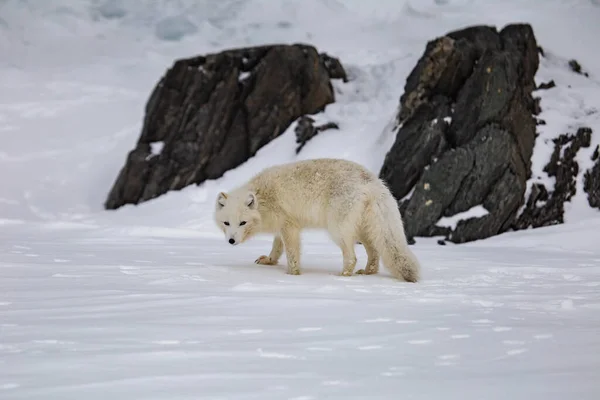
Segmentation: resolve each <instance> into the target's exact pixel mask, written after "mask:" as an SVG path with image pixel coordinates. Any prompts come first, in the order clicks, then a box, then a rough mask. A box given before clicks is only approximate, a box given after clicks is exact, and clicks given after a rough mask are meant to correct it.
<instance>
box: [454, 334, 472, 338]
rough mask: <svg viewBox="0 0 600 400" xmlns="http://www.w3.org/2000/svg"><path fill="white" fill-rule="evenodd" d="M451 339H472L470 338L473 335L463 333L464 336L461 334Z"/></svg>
mask: <svg viewBox="0 0 600 400" xmlns="http://www.w3.org/2000/svg"><path fill="white" fill-rule="evenodd" d="M450 337H451V338H452V339H467V338H470V337H471V335H468V334H466V333H463V334H459V335H452V336H450Z"/></svg>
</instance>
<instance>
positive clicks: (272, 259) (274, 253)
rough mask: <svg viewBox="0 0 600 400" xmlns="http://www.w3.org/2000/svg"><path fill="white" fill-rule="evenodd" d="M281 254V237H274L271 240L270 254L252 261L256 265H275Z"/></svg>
mask: <svg viewBox="0 0 600 400" xmlns="http://www.w3.org/2000/svg"><path fill="white" fill-rule="evenodd" d="M282 254H283V241H282V240H281V236H279V235H276V236H275V238H274V239H273V247H272V248H271V253H270V254H269V255H268V256H260V257H258V258H257V259H256V261H254V262H255V263H257V264H262V265H277V262H278V261H279V258H281V255H282Z"/></svg>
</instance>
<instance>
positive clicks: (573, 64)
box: [569, 60, 590, 77]
mask: <svg viewBox="0 0 600 400" xmlns="http://www.w3.org/2000/svg"><path fill="white" fill-rule="evenodd" d="M569 67H570V68H571V71H573V72H575V73H576V74H580V75H583V76H586V77H589V76H590V75H589V74H588V73H587V72H584V71H583V69H582V68H581V64H579V62H578V61H577V60H570V61H569Z"/></svg>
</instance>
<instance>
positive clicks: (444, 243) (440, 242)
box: [437, 239, 446, 246]
mask: <svg viewBox="0 0 600 400" xmlns="http://www.w3.org/2000/svg"><path fill="white" fill-rule="evenodd" d="M437 244H439V245H440V246H445V245H446V241H445V240H443V239H440V240H438V241H437Z"/></svg>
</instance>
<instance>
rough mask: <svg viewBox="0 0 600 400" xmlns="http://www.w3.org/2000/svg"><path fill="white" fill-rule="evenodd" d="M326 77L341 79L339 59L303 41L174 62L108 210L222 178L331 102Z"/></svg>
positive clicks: (157, 92) (157, 90)
mask: <svg viewBox="0 0 600 400" xmlns="http://www.w3.org/2000/svg"><path fill="white" fill-rule="evenodd" d="M331 79H343V80H346V73H345V71H344V68H343V66H342V65H341V63H340V62H339V60H337V59H335V58H333V57H330V56H328V55H327V54H319V53H318V52H317V50H316V49H315V48H314V47H312V46H308V45H300V44H296V45H273V46H261V47H250V48H242V49H234V50H228V51H223V52H221V53H216V54H208V55H205V56H198V57H193V58H188V59H181V60H177V61H176V62H175V63H174V64H173V66H172V67H171V68H170V69H169V70H168V71H167V72H166V74H165V75H164V76H163V77H162V78H161V79H160V81H159V82H158V84H157V85H156V87H155V88H154V91H153V92H152V94H151V96H150V98H149V100H148V102H147V105H146V109H145V116H144V122H143V127H142V132H141V135H140V137H139V139H138V141H137V144H136V146H135V148H134V149H133V150H132V151H131V152H130V153H129V154H128V156H127V160H126V162H125V165H124V167H123V168H122V169H121V171H120V173H119V175H118V177H117V179H116V182H115V183H114V186H113V187H112V189H111V191H110V193H109V195H108V198H107V200H106V202H105V207H106V208H107V209H116V208H118V207H121V206H123V205H125V204H137V203H140V202H143V201H146V200H150V199H153V198H156V197H157V196H160V195H162V194H164V193H166V192H167V191H169V190H179V189H182V188H184V187H186V186H188V185H191V184H200V183H201V182H203V181H205V180H207V179H216V178H219V177H220V176H222V175H223V174H224V173H225V172H226V171H227V170H229V169H232V168H235V167H237V166H239V165H240V164H242V163H243V162H244V161H246V160H247V159H248V158H250V157H252V156H253V155H255V154H256V152H257V151H258V150H259V149H260V148H261V147H263V146H264V145H266V144H267V143H269V142H270V141H271V140H273V139H274V138H276V137H278V136H279V135H281V134H282V133H283V132H284V131H285V130H286V129H287V128H288V127H289V126H290V124H291V123H292V122H294V121H295V120H297V119H298V118H300V117H302V116H304V115H307V114H314V113H317V112H319V111H321V110H323V109H324V108H325V106H327V105H328V104H330V103H332V102H334V100H335V98H334V92H333V90H332V85H331ZM303 140H304V139H303ZM306 140H308V139H306ZM304 141H305V140H304Z"/></svg>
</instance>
